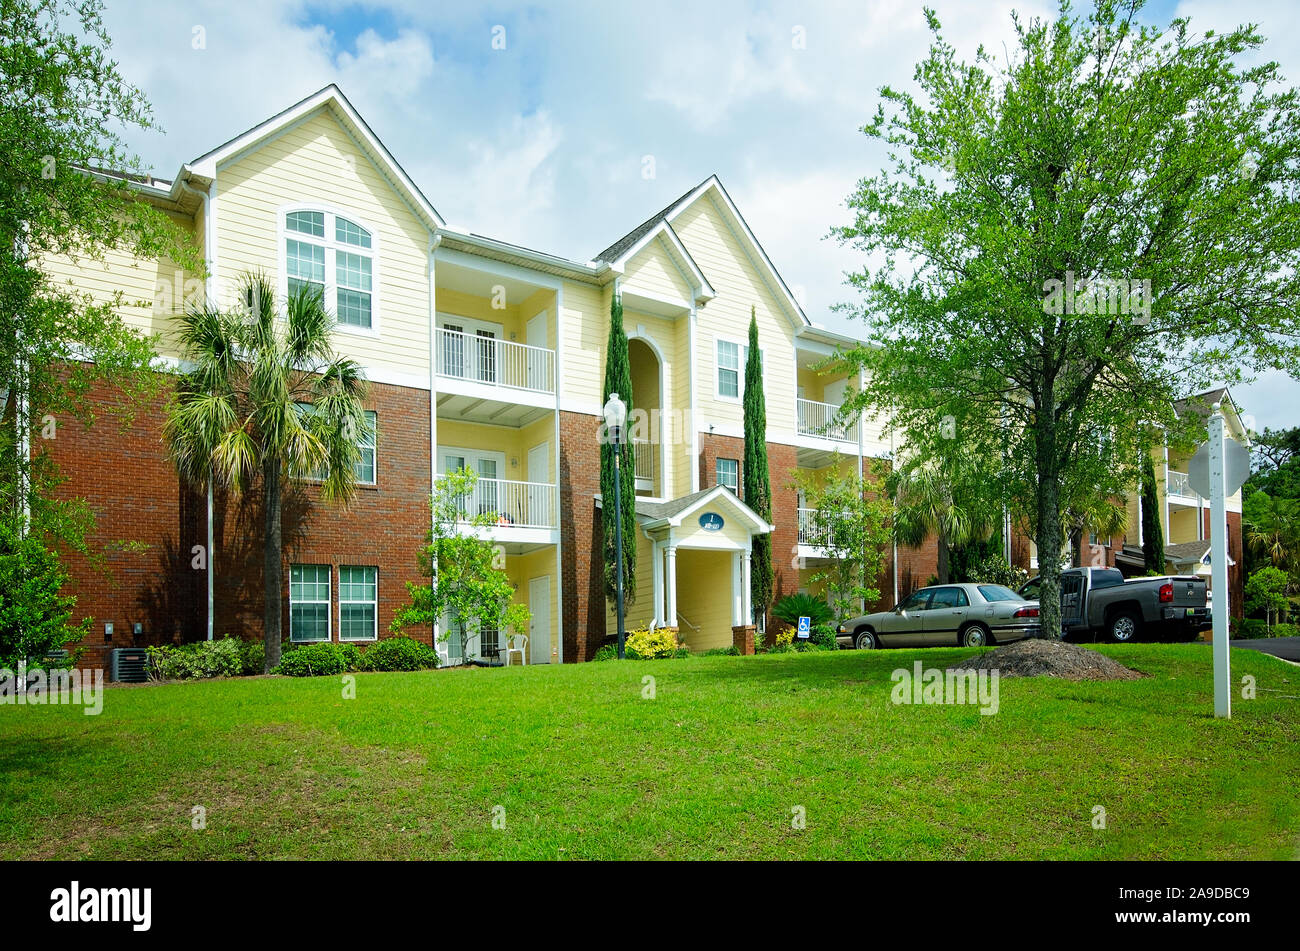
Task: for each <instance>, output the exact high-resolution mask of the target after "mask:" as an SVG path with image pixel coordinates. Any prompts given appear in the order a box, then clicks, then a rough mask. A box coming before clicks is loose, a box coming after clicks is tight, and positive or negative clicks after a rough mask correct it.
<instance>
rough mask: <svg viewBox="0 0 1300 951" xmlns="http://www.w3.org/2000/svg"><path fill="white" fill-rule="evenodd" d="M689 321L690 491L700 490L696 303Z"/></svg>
mask: <svg viewBox="0 0 1300 951" xmlns="http://www.w3.org/2000/svg"><path fill="white" fill-rule="evenodd" d="M687 319H688V320H689V321H690V323H689V324H688V325H687V328H686V347H687V351H688V352H687V360H686V368H687V373H689V374H690V383H689V388H688V390H687V397H688V403H689V406H690V420H689V425H690V429H691V465H690V470H691V491H692V492H698V491H700V463H699V459H700V415H699V411H700V407H699V395H698V394H699V380H697V379H696V378H695V374H696V371H697V370H698V365H699V358H698V356H697V355H696V353H695V340H696V330H697V326H698V324H699V309H698V308H697V307H696V305H694V304H692V305H691V315H690V317H689V318H687Z"/></svg>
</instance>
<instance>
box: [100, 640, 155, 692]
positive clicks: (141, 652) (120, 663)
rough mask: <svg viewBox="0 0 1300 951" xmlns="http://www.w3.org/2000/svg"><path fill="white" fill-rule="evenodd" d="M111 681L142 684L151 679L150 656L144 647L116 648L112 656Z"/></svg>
mask: <svg viewBox="0 0 1300 951" xmlns="http://www.w3.org/2000/svg"><path fill="white" fill-rule="evenodd" d="M108 679H109V680H113V681H116V682H118V683H126V684H142V683H144V682H145V681H147V680H148V679H149V654H148V652H147V651H145V649H144V648H143V647H115V648H114V649H113V653H112V655H111V660H110V670H109V677H108Z"/></svg>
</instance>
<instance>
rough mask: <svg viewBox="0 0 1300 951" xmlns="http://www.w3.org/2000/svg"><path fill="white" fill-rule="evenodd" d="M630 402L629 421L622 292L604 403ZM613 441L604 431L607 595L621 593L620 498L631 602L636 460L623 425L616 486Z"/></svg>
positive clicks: (614, 313)
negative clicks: (611, 399) (617, 502)
mask: <svg viewBox="0 0 1300 951" xmlns="http://www.w3.org/2000/svg"><path fill="white" fill-rule="evenodd" d="M612 393H617V394H618V398H619V399H621V400H622V401H623V402H624V403H626V404H627V416H628V420H629V422H630V421H631V419H632V367H631V364H630V362H629V361H628V356H627V334H626V333H625V332H624V330H623V302H622V301H621V300H620V299H619V297H618V295H615V296H614V298H613V299H612V300H611V301H610V305H609V340H608V342H607V343H606V345H605V388H604V391H603V395H602V397H601V404H602V405H604V403H605V402H606V401H608V400H609V397H610V394H612ZM614 451H615V447H614V444H613V442H612V441H611V440H610V439H609V438H608V436H607V435H606V433H605V426H604V423H603V422H602V423H601V430H600V498H601V506H600V518H601V525H602V527H603V528H604V538H605V562H604V564H605V598H606V600H607V601H609V603H610V604H613V603H614V601H615V599H616V598H617V596H618V557H617V542H618V539H617V537H616V535H615V528H616V525H615V512H616V510H615V508H614V506H613V505H611V504H610V499H619V500H620V501H621V504H622V506H623V600H624V602H625V603H626V604H631V603H632V602H633V600H634V599H635V597H636V463H635V459H634V457H633V454H632V442H631V440H630V439H628V427H627V426H624V427H623V442H622V446H621V448H620V450H619V457H618V464H619V478H620V480H621V482H622V485H621V486H615V485H614Z"/></svg>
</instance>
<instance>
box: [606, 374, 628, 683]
mask: <svg viewBox="0 0 1300 951" xmlns="http://www.w3.org/2000/svg"><path fill="white" fill-rule="evenodd" d="M625 422H627V404H626V403H624V402H623V401H622V400H621V399H619V398H618V394H617V393H611V394H609V400H608V401H607V402H606V403H605V432H606V433H607V434H608V437H609V439H610V440H611V441H612V442H613V444H614V500H613V501H614V560H615V569H614V578H615V581H614V599H615V603H616V606H617V607H616V613H617V615H618V659H619V660H622V659H623V477H622V475H621V474H620V472H619V456H621V455H622V454H623V452H622V445H623V424H624V423H625ZM609 501H610V500H609V499H606V500H605V504H606V505H608V504H609Z"/></svg>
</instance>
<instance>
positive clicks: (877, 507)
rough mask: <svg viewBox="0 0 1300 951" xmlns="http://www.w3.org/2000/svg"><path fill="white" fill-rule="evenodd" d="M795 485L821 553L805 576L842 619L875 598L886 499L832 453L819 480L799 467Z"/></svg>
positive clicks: (885, 527)
mask: <svg viewBox="0 0 1300 951" xmlns="http://www.w3.org/2000/svg"><path fill="white" fill-rule="evenodd" d="M795 488H797V489H801V490H802V491H803V493H804V495H805V497H806V498H807V499H808V505H809V508H810V510H811V511H810V512H809V513H808V515H807V518H808V522H807V524H806V525H805V526H804V532H805V533H806V535H807V537H810V538H812V539H813V541H812V542H811V544H813V545H815V546H816V547H817V548H819V549H820V550H821V551H823V552H825V553H826V555H827V558H826V560H825V561H823V562H822V563H821V564H820V565H819V566H818V567H817V568H816V569H815V570H814V571H813V574H812V577H811V579H810V581H811V582H812V584H813V585H814V586H820V587H823V588H824V589H825V591H826V596H827V601H828V602H829V603H830V606H831V607H832V608H833V609H834V610H835V613H836V615H837V619H838V620H841V621H842V620H844V619H845V618H848V617H852V616H853V615H855V614H858V613H860V612H861V611H862V610H863V608H864V607H865V606H866V605H869V604H873V603H874V602H876V601H877V600H879V598H880V588H879V580H880V572H881V570H882V568H883V567H884V563H885V550H886V549H887V548H888V546H889V542H890V535H889V504H888V503H887V502H886V501H885V500H884V499H883V498H881V497H880V493H879V492H878V490H877V489H876V487H874V486H870V485H867V484H866V483H865V482H864V481H863V479H862V478H861V477H859V476H858V474H857V473H856V472H851V473H845V472H843V471H841V466H840V464H839V454H838V453H837V454H836V455H835V456H834V457H833V459H832V462H831V465H830V468H829V469H828V470H827V474H826V477H825V480H824V481H821V482H819V481H818V480H817V479H816V478H815V477H814V476H813V475H812V474H811V473H809V472H799V473H798V474H797V475H796V476H795Z"/></svg>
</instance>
